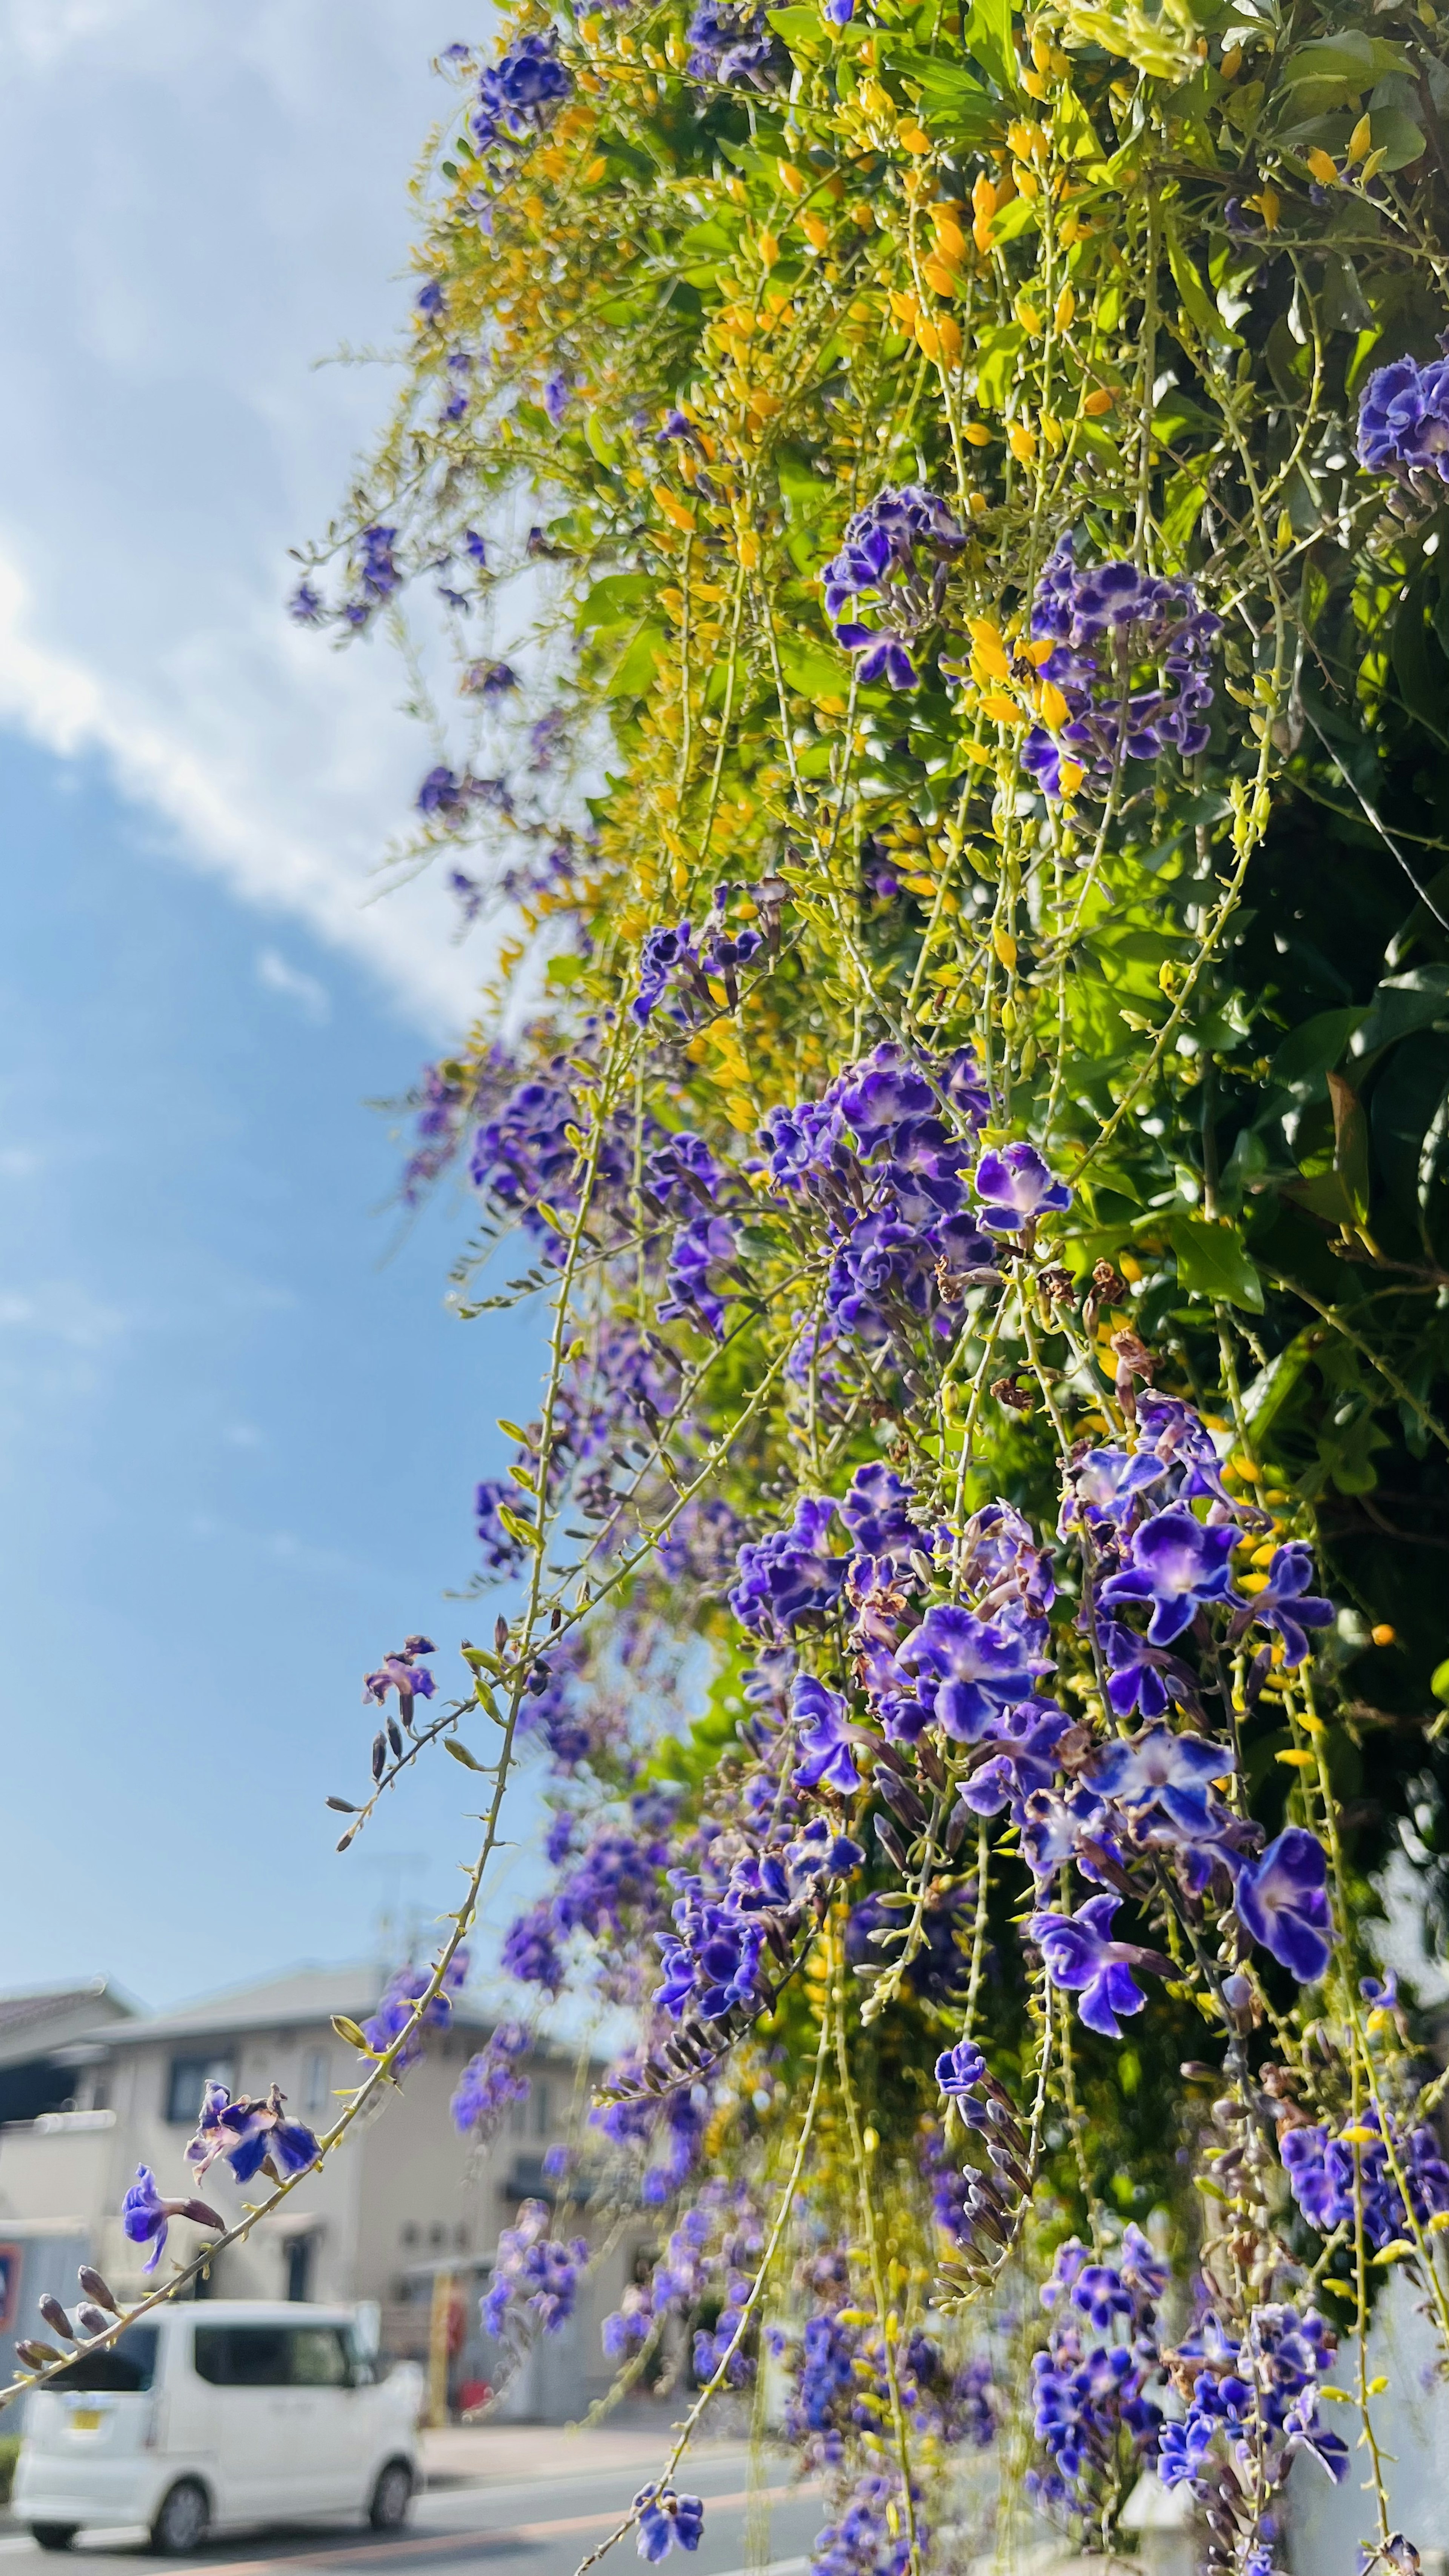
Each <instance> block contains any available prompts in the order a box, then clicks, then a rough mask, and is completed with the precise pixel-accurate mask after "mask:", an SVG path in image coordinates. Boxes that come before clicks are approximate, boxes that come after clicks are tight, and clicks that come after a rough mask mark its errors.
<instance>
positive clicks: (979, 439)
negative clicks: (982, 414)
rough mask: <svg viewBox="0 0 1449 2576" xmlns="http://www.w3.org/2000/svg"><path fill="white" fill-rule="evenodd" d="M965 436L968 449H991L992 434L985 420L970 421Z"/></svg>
mask: <svg viewBox="0 0 1449 2576" xmlns="http://www.w3.org/2000/svg"><path fill="white" fill-rule="evenodd" d="M963 434H964V436H965V440H966V444H967V446H968V447H989V446H990V445H991V439H992V432H991V431H990V430H989V429H988V428H987V425H986V423H985V421H984V420H968V422H967V423H966V428H965V431H964V433H963Z"/></svg>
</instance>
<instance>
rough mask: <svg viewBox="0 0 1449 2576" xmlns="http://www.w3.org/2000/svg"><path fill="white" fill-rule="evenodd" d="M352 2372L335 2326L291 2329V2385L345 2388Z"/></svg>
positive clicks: (297, 2386)
mask: <svg viewBox="0 0 1449 2576" xmlns="http://www.w3.org/2000/svg"><path fill="white" fill-rule="evenodd" d="M351 2377H352V2373H351V2371H350V2370H349V2369H348V2366H347V2353H346V2350H345V2348H344V2345H343V2341H342V2336H341V2334H340V2333H339V2331H338V2329H337V2327H336V2326H294V2327H293V2328H292V2386H293V2387H294V2388H346V2387H347V2386H348V2385H349V2384H350V2381H351Z"/></svg>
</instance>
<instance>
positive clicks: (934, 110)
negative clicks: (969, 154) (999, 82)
mask: <svg viewBox="0 0 1449 2576" xmlns="http://www.w3.org/2000/svg"><path fill="white" fill-rule="evenodd" d="M886 69H887V70H889V71H893V72H895V73H897V74H898V75H899V77H900V78H901V79H902V80H903V81H904V82H905V83H906V84H907V86H908V87H909V89H910V90H911V91H912V92H913V93H914V94H915V96H916V97H917V98H918V99H919V100H920V103H921V105H922V106H923V107H924V108H925V109H926V111H927V113H928V114H929V115H930V117H931V119H932V121H933V122H934V123H936V124H939V125H944V126H947V127H948V128H949V129H950V132H951V135H952V139H953V140H955V141H959V142H962V143H968V144H969V143H981V142H984V141H985V139H986V137H987V135H988V134H990V133H991V131H992V129H993V127H995V126H998V125H999V124H1000V122H1001V107H1000V103H999V101H997V100H996V99H994V98H993V97H992V96H991V93H990V91H989V90H984V89H983V88H982V86H981V83H980V82H979V80H973V78H972V76H971V74H970V72H968V71H967V69H966V66H965V64H964V63H953V62H950V61H948V60H946V59H944V58H943V57H942V56H941V55H939V54H921V53H916V52H914V51H911V52H907V51H904V50H902V51H899V52H894V51H893V52H892V53H891V54H890V55H889V56H888V57H887V61H886Z"/></svg>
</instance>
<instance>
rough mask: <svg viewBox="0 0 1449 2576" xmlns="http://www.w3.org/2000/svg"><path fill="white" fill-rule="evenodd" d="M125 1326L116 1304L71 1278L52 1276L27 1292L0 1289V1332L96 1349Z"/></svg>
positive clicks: (110, 1339)
mask: <svg viewBox="0 0 1449 2576" xmlns="http://www.w3.org/2000/svg"><path fill="white" fill-rule="evenodd" d="M127 1328H128V1319H127V1317H126V1316H125V1315H123V1314H122V1313H121V1311H120V1309H119V1308H118V1307H116V1306H112V1305H108V1304H107V1302H106V1301H105V1299H104V1298H101V1297H97V1296H96V1295H94V1293H93V1292H92V1290H90V1289H89V1288H87V1287H85V1286H84V1285H83V1284H82V1283H81V1282H80V1281H78V1280H74V1279H55V1280H50V1281H48V1282H47V1283H46V1285H45V1286H44V1287H43V1288H36V1289H33V1290H31V1291H29V1292H27V1291H25V1290H24V1289H14V1288H12V1289H7V1290H6V1291H4V1292H3V1293H0V1332H4V1333H32V1334H34V1335H36V1336H37V1337H38V1338H39V1339H40V1340H42V1341H54V1342H65V1343H67V1344H68V1345H69V1346H70V1348H71V1349H72V1350H78V1351H98V1350H101V1349H102V1348H104V1346H105V1345H106V1344H107V1343H109V1342H114V1341H115V1340H116V1339H117V1337H118V1335H119V1334H121V1333H124V1332H125V1331H126V1330H127Z"/></svg>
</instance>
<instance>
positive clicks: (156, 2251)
mask: <svg viewBox="0 0 1449 2576" xmlns="http://www.w3.org/2000/svg"><path fill="white" fill-rule="evenodd" d="M173 2218H189V2219H190V2220H191V2222H192V2224H193V2226H196V2227H214V2228H215V2229H216V2232H217V2234H218V2235H222V2234H224V2233H225V2227H226V2222H225V2220H224V2219H221V2218H219V2217H218V2216H217V2213H216V2211H215V2210H214V2209H209V2208H208V2207H207V2204H206V2202H205V2201H204V2200H163V2199H162V2197H161V2194H160V2193H159V2192H158V2190H157V2189H156V2177H155V2175H154V2174H153V2172H152V2171H151V2168H150V2166H149V2165H138V2166H137V2167H136V2179H135V2181H134V2182H133V2183H132V2185H131V2188H130V2190H129V2191H128V2192H127V2193H126V2196H125V2198H124V2200H123V2201H122V2203H121V2227H122V2230H123V2232H124V2234H125V2235H126V2236H127V2237H128V2238H129V2239H130V2241H131V2243H132V2244H133V2245H149V2246H150V2248H151V2251H150V2253H149V2254H148V2255H147V2257H146V2260H145V2262H144V2263H143V2264H142V2266H141V2269H142V2271H143V2272H154V2271H155V2269H156V2266H157V2264H158V2263H159V2262H160V2260H161V2252H162V2248H163V2246H164V2245H165V2243H166V2231H167V2228H168V2227H169V2225H170V2223H171V2220H172V2219H173Z"/></svg>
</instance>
